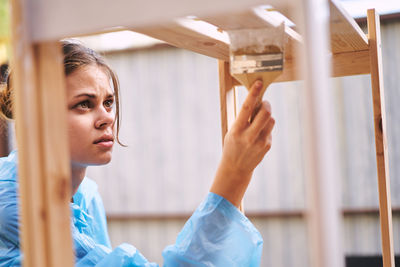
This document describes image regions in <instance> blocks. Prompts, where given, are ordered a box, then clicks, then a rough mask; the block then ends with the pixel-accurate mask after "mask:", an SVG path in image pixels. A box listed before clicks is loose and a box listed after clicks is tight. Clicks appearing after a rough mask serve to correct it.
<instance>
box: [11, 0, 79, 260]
mask: <svg viewBox="0 0 400 267" xmlns="http://www.w3.org/2000/svg"><path fill="white" fill-rule="evenodd" d="M11 4H12V6H11V22H12V48H13V50H12V55H13V57H12V62H11V66H12V70H13V74H12V75H13V76H12V79H13V80H12V85H13V88H14V93H15V95H14V96H15V110H14V111H15V116H16V134H17V143H18V176H19V177H18V179H19V196H20V201H21V202H20V203H21V209H20V222H21V223H20V243H21V248H22V253H23V254H24V257H23V258H24V262H23V265H24V266H25V267H34V266H41V267H50V266H63V267H64V266H65V267H67V266H73V265H74V257H73V250H72V238H71V231H70V227H71V226H70V209H69V201H70V199H71V193H70V191H71V186H70V160H69V149H68V143H67V141H68V139H67V126H66V96H65V81H64V70H63V65H62V61H63V57H62V54H61V47H60V45H59V43H58V42H49V43H39V44H35V45H34V44H32V43H31V40H30V32H29V26H30V25H29V24H28V22H27V12H28V11H27V9H28V8H29V3H28V2H25V1H24V0H15V1H12V2H11Z"/></svg>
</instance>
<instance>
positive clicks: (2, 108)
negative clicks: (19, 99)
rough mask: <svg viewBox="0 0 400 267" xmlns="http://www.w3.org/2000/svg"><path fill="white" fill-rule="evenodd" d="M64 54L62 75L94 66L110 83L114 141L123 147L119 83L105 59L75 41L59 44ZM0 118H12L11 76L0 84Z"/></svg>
mask: <svg viewBox="0 0 400 267" xmlns="http://www.w3.org/2000/svg"><path fill="white" fill-rule="evenodd" d="M60 43H61V45H62V51H63V54H64V73H65V75H66V76H68V75H69V74H71V73H73V72H74V71H76V70H78V69H80V68H82V67H85V66H88V65H96V66H98V67H101V68H102V69H103V70H104V71H105V73H106V74H107V75H108V76H109V78H110V79H111V81H112V85H113V88H114V94H115V109H116V112H115V121H116V127H117V134H116V140H117V142H118V143H119V144H120V145H122V146H125V145H123V144H122V143H121V142H120V140H119V128H120V123H121V114H120V108H119V107H120V99H119V88H120V86H119V81H118V77H117V75H116V74H115V72H114V71H113V70H112V69H111V68H110V66H109V65H108V64H107V62H106V61H105V59H104V58H103V57H102V56H101V55H100V54H98V53H97V52H95V51H93V50H92V49H90V48H87V47H85V46H84V45H82V44H80V43H78V42H76V41H75V40H73V41H72V40H64V41H61V42H60ZM0 117H3V118H4V119H8V120H12V119H13V118H14V116H13V96H12V86H11V75H8V77H7V83H6V84H1V87H0Z"/></svg>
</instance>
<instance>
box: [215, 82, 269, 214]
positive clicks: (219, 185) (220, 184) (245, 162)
mask: <svg viewBox="0 0 400 267" xmlns="http://www.w3.org/2000/svg"><path fill="white" fill-rule="evenodd" d="M261 90H262V82H261V81H256V82H255V83H254V84H253V86H252V87H251V89H250V91H249V94H248V95H247V98H246V100H245V101H244V103H243V105H242V108H241V110H240V113H239V115H238V117H237V118H236V121H235V123H234V124H233V126H232V128H231V129H230V130H229V132H228V133H227V134H226V136H225V139H224V149H223V152H222V159H221V162H220V164H219V167H218V170H217V174H216V176H215V179H214V183H213V185H212V186H211V189H210V191H211V192H213V193H215V194H218V195H220V196H222V197H224V198H226V199H227V200H228V201H230V202H231V203H232V204H233V205H235V206H236V207H239V205H240V202H241V200H242V198H243V195H244V193H245V192H246V189H247V186H248V184H249V182H250V180H251V176H252V174H253V171H254V169H255V167H256V166H257V165H258V164H259V163H260V162H261V160H262V159H263V158H264V156H265V154H266V153H267V152H268V151H269V149H270V148H271V131H272V128H273V127H274V124H275V120H274V119H273V118H272V117H271V105H270V104H269V103H268V102H267V101H263V102H262V103H261V106H258V105H260V103H257V98H258V97H259V96H260V94H261ZM257 108H259V110H258V112H257V113H256V115H255V117H254V120H253V121H252V122H250V117H251V116H252V114H253V111H254V110H255V109H257Z"/></svg>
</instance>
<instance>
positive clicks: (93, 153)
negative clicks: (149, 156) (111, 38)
mask: <svg viewBox="0 0 400 267" xmlns="http://www.w3.org/2000/svg"><path fill="white" fill-rule="evenodd" d="M66 84H67V103H68V113H67V116H68V131H69V147H70V153H71V162H72V167H74V166H75V167H86V166H88V165H102V164H106V163H108V162H110V160H111V156H112V155H111V153H112V147H113V145H114V119H115V114H114V110H113V104H114V92H113V90H112V88H111V85H110V79H109V76H108V75H107V74H106V72H105V70H104V69H102V68H101V67H98V66H96V65H88V66H85V67H82V68H80V69H78V70H76V71H74V72H72V73H71V74H69V75H68V76H67V77H66Z"/></svg>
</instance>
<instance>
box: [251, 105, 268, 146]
mask: <svg viewBox="0 0 400 267" xmlns="http://www.w3.org/2000/svg"><path fill="white" fill-rule="evenodd" d="M270 119H271V104H270V103H269V102H268V101H264V102H262V103H261V107H260V109H259V111H258V113H257V114H256V116H255V118H254V120H253V122H252V123H251V125H250V127H249V128H248V134H249V136H250V139H251V140H256V139H258V136H259V135H260V133H261V131H263V130H264V129H265V128H266V125H267V123H268V122H269V120H270Z"/></svg>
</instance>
